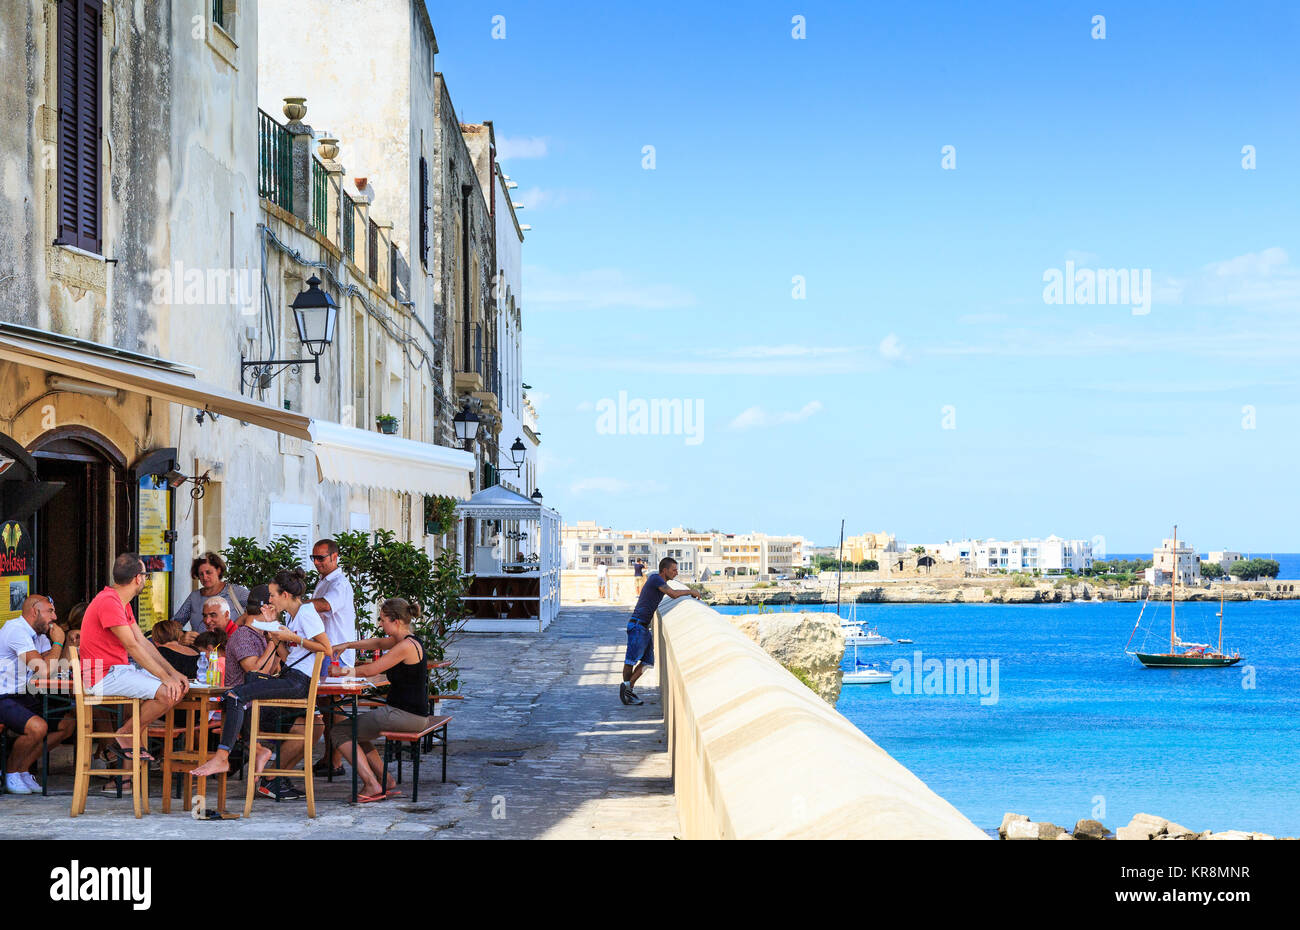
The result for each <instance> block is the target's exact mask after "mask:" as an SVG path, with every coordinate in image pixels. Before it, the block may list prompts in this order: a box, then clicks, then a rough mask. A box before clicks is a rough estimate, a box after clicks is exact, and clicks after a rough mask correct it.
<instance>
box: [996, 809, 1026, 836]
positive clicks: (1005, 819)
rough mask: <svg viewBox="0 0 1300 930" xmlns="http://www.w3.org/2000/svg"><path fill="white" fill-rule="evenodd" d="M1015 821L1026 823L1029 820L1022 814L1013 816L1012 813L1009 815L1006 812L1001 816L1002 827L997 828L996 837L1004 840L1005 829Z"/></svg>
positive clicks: (1008, 812)
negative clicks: (1024, 821)
mask: <svg viewBox="0 0 1300 930" xmlns="http://www.w3.org/2000/svg"><path fill="white" fill-rule="evenodd" d="M1017 820H1026V821H1027V820H1029V818H1028V817H1026V816H1025V815H1024V814H1013V813H1011V812H1010V811H1007V812H1006V813H1005V814H1003V815H1002V826H1000V827H998V836H1000V837H1002V838H1003V839H1006V836H1007V827H1009V826H1010V825H1011V824H1012V823H1013V822H1014V821H1017Z"/></svg>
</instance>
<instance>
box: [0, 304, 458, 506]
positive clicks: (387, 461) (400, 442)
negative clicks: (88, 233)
mask: <svg viewBox="0 0 1300 930" xmlns="http://www.w3.org/2000/svg"><path fill="white" fill-rule="evenodd" d="M0 361H8V362H13V363H15V364H19V365H28V366H32V367H36V368H40V369H43V370H45V371H48V372H50V373H52V374H57V375H63V376H64V377H68V378H76V379H79V380H83V381H87V382H91V383H93V384H96V385H102V386H104V387H111V388H116V389H117V390H121V391H129V392H132V393H137V394H148V395H150V396H152V397H157V398H159V399H161V400H166V401H171V402H172V403H175V404H181V405H183V406H186V407H192V408H194V409H196V410H210V411H211V412H213V413H218V414H221V415H222V416H227V417H231V418H233V419H237V420H242V421H244V422H245V423H252V424H255V425H257V426H261V427H263V428H265V429H269V430H273V431H274V432H277V433H284V434H285V435H286V436H295V437H297V438H299V439H305V440H308V441H309V442H311V443H312V447H313V451H314V452H315V453H316V470H317V476H318V477H319V478H320V480H322V481H338V482H342V483H344V484H353V485H359V486H361V487H374V488H384V489H388V490H393V491H407V492H411V493H419V494H445V495H449V496H452V497H468V496H469V494H470V473H471V472H472V471H473V469H474V467H475V464H474V457H473V456H472V455H471V454H470V453H468V452H463V451H461V450H459V449H448V448H446V447H443V446H435V445H432V444H431V443H426V442H416V441H414V440H411V439H403V438H401V437H400V436H386V435H383V434H381V433H372V432H369V431H367V430H361V429H356V428H354V427H350V426H341V425H339V424H338V423H330V422H327V421H324V420H313V419H311V418H310V417H308V416H306V415H305V414H302V413H298V412H296V411H293V410H281V409H279V408H278V407H272V406H270V405H269V404H264V403H262V402H261V401H258V400H255V399H253V398H251V397H243V396H241V395H239V394H232V393H231V392H229V391H227V390H226V389H224V388H221V387H218V386H217V385H215V384H210V383H208V382H206V381H200V380H199V379H198V378H196V377H194V369H192V368H189V367H187V366H184V365H180V364H177V363H174V362H168V361H166V360H164V359H157V358H151V357H150V356H147V355H141V354H139V353H135V352H128V351H125V350H122V349H117V348H114V347H112V346H101V345H97V344H95V343H89V342H84V341H82V340H79V339H73V338H71V337H66V336H59V335H57V334H53V333H46V332H42V331H38V330H28V329H27V328H26V327H21V326H15V325H13V324H6V323H0Z"/></svg>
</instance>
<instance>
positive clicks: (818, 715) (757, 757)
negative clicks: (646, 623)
mask: <svg viewBox="0 0 1300 930" xmlns="http://www.w3.org/2000/svg"><path fill="white" fill-rule="evenodd" d="M657 621H658V622H657V623H656V627H657V630H658V634H657V635H658V637H659V640H660V656H661V668H660V682H661V688H662V696H663V703H664V716H665V719H666V720H667V722H668V743H669V749H670V752H671V757H672V766H673V786H674V792H675V794H676V797H677V812H678V816H679V818H680V821H681V829H682V835H683V836H684V837H685V838H689V839H988V837H987V836H986V835H985V834H984V832H983V831H982V830H980V829H979V828H978V827H976V826H975V825H974V824H973V823H971V822H970V821H969V820H967V819H966V818H965V817H964V816H962V814H961V813H960V812H959V811H958V810H957V809H956V808H955V807H953V806H952V805H951V804H949V803H948V802H947V801H945V800H944V799H943V798H941V797H939V796H938V795H937V794H935V793H934V792H933V791H931V790H930V789H929V788H928V787H926V785H925V783H924V782H922V781H921V780H920V779H919V778H917V777H916V776H915V775H913V774H912V773H911V772H910V771H908V770H907V769H906V768H904V767H903V766H902V765H900V764H899V763H898V762H896V761H895V760H894V759H893V758H892V757H891V756H890V755H889V754H888V753H886V752H885V751H884V750H883V749H881V748H880V747H879V746H877V745H876V744H875V743H873V742H872V741H871V740H870V739H868V738H867V737H866V736H865V735H864V734H863V733H862V732H861V731H860V730H858V729H857V727H855V726H854V725H853V724H852V723H850V722H849V721H848V720H847V719H845V718H844V717H843V716H842V715H841V714H840V713H838V712H837V711H836V710H835V709H834V708H833V707H830V706H828V705H827V704H826V703H825V702H824V701H822V700H820V699H819V698H818V697H817V695H816V694H814V693H813V692H812V691H810V690H809V689H808V688H806V687H804V685H803V684H801V683H800V682H799V680H798V679H796V678H795V677H794V676H793V675H791V674H790V673H789V672H787V671H786V670H785V669H784V668H782V667H781V666H780V664H779V663H777V662H776V660H774V659H772V658H771V657H770V656H768V655H767V653H765V652H764V651H763V650H762V649H761V648H760V647H759V646H758V645H756V644H755V643H754V642H752V641H751V640H750V639H748V638H747V637H746V636H745V635H744V634H743V633H741V632H740V631H739V630H737V629H736V628H735V627H733V626H732V624H731V623H729V622H728V621H727V620H726V618H724V617H723V616H722V615H721V614H719V613H717V611H715V610H713V609H712V608H710V607H707V606H705V605H704V604H701V603H699V602H698V601H695V600H691V599H686V598H683V599H681V600H677V601H674V602H672V603H671V605H667V604H666V605H665V609H664V610H662V611H661V613H660V615H659V617H658V618H657Z"/></svg>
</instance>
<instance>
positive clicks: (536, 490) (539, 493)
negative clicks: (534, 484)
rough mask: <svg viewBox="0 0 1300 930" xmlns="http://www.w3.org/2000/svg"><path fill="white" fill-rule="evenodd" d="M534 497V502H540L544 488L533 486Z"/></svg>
mask: <svg viewBox="0 0 1300 930" xmlns="http://www.w3.org/2000/svg"><path fill="white" fill-rule="evenodd" d="M532 498H533V502H534V503H537V504H540V503H541V502H542V489H541V488H533V494H532Z"/></svg>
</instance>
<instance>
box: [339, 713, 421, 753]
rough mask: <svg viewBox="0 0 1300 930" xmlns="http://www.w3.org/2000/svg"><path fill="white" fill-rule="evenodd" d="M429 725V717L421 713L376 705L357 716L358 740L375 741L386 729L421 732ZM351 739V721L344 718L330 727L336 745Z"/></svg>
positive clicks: (360, 741)
mask: <svg viewBox="0 0 1300 930" xmlns="http://www.w3.org/2000/svg"><path fill="white" fill-rule="evenodd" d="M428 725H429V718H428V717H421V716H420V715H419V714H413V713H411V712H410V711H405V710H399V709H398V708H396V707H376V708H375V709H374V710H372V711H369V712H368V713H364V714H362V715H361V716H360V717H358V718H357V742H358V743H373V742H374V741H375V740H377V739H379V734H380V733H382V732H383V731H384V730H392V731H396V732H398V733H419V732H420V731H421V730H423V729H424V728H425V727H427V726H428ZM351 739H352V724H351V723H350V722H349V721H347V720H344V721H342V722H341V723H336V724H334V726H332V727H330V741H331V742H332V743H333V744H334V745H335V746H337V745H339V744H340V743H346V742H350V741H351Z"/></svg>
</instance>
